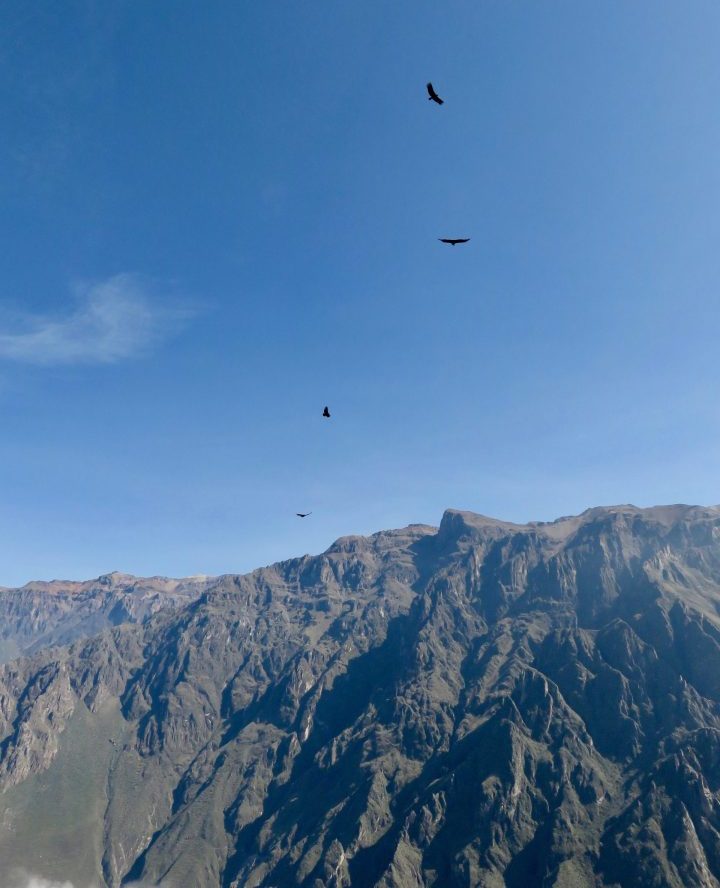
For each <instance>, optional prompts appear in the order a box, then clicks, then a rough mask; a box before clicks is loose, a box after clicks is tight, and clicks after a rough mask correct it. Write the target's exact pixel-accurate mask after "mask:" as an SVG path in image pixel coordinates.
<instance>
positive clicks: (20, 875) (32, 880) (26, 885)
mask: <svg viewBox="0 0 720 888" xmlns="http://www.w3.org/2000/svg"><path fill="white" fill-rule="evenodd" d="M0 888H76V886H75V885H73V883H72V882H58V881H57V880H56V879H44V878H43V877H42V876H34V875H33V874H32V873H28V872H26V871H25V870H16V871H15V872H14V873H13V874H12V876H10V881H9V882H7V883H5V884H2V886H0ZM88 888H95V886H92V885H91V886H88Z"/></svg>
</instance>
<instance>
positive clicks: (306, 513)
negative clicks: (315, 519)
mask: <svg viewBox="0 0 720 888" xmlns="http://www.w3.org/2000/svg"><path fill="white" fill-rule="evenodd" d="M295 514H296V515H297V516H298V518H307V517H308V515H312V512H295Z"/></svg>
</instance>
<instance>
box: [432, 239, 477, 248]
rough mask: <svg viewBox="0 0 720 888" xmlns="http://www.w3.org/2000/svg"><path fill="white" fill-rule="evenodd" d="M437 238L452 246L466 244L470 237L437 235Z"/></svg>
mask: <svg viewBox="0 0 720 888" xmlns="http://www.w3.org/2000/svg"><path fill="white" fill-rule="evenodd" d="M438 240H439V241H440V242H441V243H443V244H451V245H452V246H453V247H454V246H455V244H466V243H467V242H468V241H469V240H470V238H469V237H439V238H438Z"/></svg>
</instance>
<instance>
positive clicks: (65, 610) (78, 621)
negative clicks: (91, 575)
mask: <svg viewBox="0 0 720 888" xmlns="http://www.w3.org/2000/svg"><path fill="white" fill-rule="evenodd" d="M206 584H207V581H206V579H205V578H204V577H197V578H195V577H191V578H189V579H186V580H170V579H168V578H167V577H150V578H149V579H141V578H139V577H133V576H130V575H129V574H122V573H111V574H107V575H106V576H102V577H98V579H96V580H90V581H88V582H86V583H71V582H64V581H59V580H54V581H52V582H49V583H28V584H27V585H26V586H23V587H22V588H20V589H7V588H4V587H2V588H0V663H4V662H8V661H9V660H12V659H14V658H15V657H18V656H20V655H21V654H29V653H33V652H34V651H38V650H40V649H42V648H44V647H49V646H51V645H63V644H68V643H69V642H71V641H75V639H77V638H87V637H88V636H91V635H97V634H98V633H99V632H102V631H103V630H104V629H108V628H109V627H111V626H118V625H119V624H121V623H137V622H142V621H144V620H147V619H148V618H149V617H150V616H152V614H154V613H157V611H159V610H160V609H161V608H164V607H177V606H178V605H180V604H185V603H187V602H188V601H191V600H192V599H193V598H197V596H198V595H200V594H201V592H202V591H203V589H204V588H205V586H206Z"/></svg>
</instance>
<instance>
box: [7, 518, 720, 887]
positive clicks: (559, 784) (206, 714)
mask: <svg viewBox="0 0 720 888" xmlns="http://www.w3.org/2000/svg"><path fill="white" fill-rule="evenodd" d="M719 613H720V510H718V509H709V508H700V507H691V506H668V507H662V508H654V509H637V508H635V507H632V506H619V507H613V508H600V509H591V510H589V511H587V512H585V513H583V514H582V515H580V516H578V517H572V518H563V519H560V520H558V521H556V522H552V523H534V524H527V525H513V524H508V523H505V522H502V521H496V520H492V519H488V518H483V517H481V516H478V515H473V514H470V513H466V512H458V511H448V512H446V513H445V515H444V516H443V519H442V522H441V524H440V527H439V528H438V529H435V528H431V527H426V526H419V525H412V526H410V527H408V528H406V529H404V530H398V531H388V532H383V533H379V534H376V535H374V536H372V537H369V538H361V537H348V538H344V539H341V540H338V541H337V542H336V543H335V544H334V545H333V546H331V547H330V549H328V550H327V552H325V553H324V554H323V555H320V556H318V557H305V558H299V559H294V560H292V561H287V562H283V563H281V564H277V565H274V566H272V567H268V568H263V569H261V570H258V571H255V572H254V573H252V574H249V575H247V576H225V577H218V578H216V579H214V580H208V581H207V582H206V584H205V586H204V588H203V589H202V592H201V594H200V595H199V597H197V598H195V599H194V600H192V601H189V602H188V603H186V604H181V606H179V607H175V608H162V609H160V610H159V611H158V612H157V613H155V614H153V615H152V616H150V617H149V619H145V620H139V621H138V622H136V623H132V622H126V623H124V624H123V625H119V626H117V627H115V628H112V629H109V630H108V631H105V632H103V633H101V634H98V635H95V636H94V637H92V638H81V639H79V640H76V641H75V642H74V643H72V644H70V645H67V646H65V647H62V648H45V649H43V650H40V651H38V652H37V653H35V654H34V655H33V656H31V657H27V658H21V659H17V660H14V661H13V662H10V663H6V664H5V665H4V666H3V667H0V789H1V790H2V792H0V885H1V884H4V882H3V878H6V874H7V873H9V872H10V871H11V870H13V869H14V868H16V867H23V868H24V869H25V870H27V871H31V872H34V873H37V874H38V875H40V876H44V877H46V878H54V879H58V880H70V881H72V882H73V883H74V885H75V886H76V888H85V886H87V885H88V884H93V883H94V884H99V885H107V886H119V885H122V884H128V883H130V882H135V881H139V882H140V883H141V884H142V885H144V886H150V885H157V884H160V883H162V885H163V886H170V888H172V886H178V888H179V886H183V888H185V886H199V888H210V886H223V888H231V886H237V888H241V886H242V888H260V886H263V888H270V886H275V888H284V886H307V888H325V886H327V888H331V886H332V888H341V886H352V888H370V886H379V888H424V886H464V888H470V886H487V888H500V886H510V888H520V886H522V888H525V886H562V888H583V886H621V888H630V886H633V888H637V886H641V888H642V886H648V888H649V886H670V888H685V886H703V888H705V886H707V888H710V886H712V888H718V886H719V885H720V616H719Z"/></svg>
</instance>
